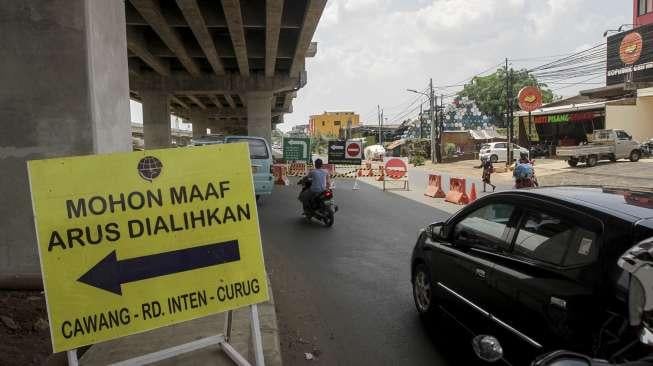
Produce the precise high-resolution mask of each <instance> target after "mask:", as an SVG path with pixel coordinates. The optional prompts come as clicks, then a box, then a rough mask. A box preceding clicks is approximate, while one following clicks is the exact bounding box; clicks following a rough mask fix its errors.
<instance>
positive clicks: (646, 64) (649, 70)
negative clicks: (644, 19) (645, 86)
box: [606, 24, 653, 85]
mask: <svg viewBox="0 0 653 366" xmlns="http://www.w3.org/2000/svg"><path fill="white" fill-rule="evenodd" d="M607 58H608V60H607V61H608V62H607V76H606V84H607V85H614V84H620V83H624V82H652V81H653V24H649V25H645V26H642V27H637V28H635V29H633V30H631V31H629V32H623V33H618V34H615V35H612V36H610V37H608V56H607Z"/></svg>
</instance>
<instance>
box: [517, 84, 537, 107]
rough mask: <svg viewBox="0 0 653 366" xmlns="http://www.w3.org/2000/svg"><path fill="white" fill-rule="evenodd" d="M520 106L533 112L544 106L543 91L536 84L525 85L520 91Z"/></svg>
mask: <svg viewBox="0 0 653 366" xmlns="http://www.w3.org/2000/svg"><path fill="white" fill-rule="evenodd" d="M518 100H519V108H521V110H522V111H526V112H532V111H534V110H536V109H538V108H540V107H541V106H542V92H541V91H540V89H539V88H538V87H536V86H525V87H523V88H522V89H521V90H520V91H519V96H518Z"/></svg>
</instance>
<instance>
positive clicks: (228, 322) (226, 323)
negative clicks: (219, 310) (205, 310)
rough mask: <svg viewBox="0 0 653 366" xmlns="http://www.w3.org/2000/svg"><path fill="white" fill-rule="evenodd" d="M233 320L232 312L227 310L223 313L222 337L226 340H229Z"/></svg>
mask: <svg viewBox="0 0 653 366" xmlns="http://www.w3.org/2000/svg"><path fill="white" fill-rule="evenodd" d="M232 320H233V312H232V311H231V310H229V311H227V312H226V313H225V315H224V339H225V341H226V342H229V341H230V340H231V322H232Z"/></svg>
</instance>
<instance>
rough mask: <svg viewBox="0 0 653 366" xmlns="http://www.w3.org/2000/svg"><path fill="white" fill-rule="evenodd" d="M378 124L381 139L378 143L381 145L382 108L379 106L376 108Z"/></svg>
mask: <svg viewBox="0 0 653 366" xmlns="http://www.w3.org/2000/svg"><path fill="white" fill-rule="evenodd" d="M376 122H377V123H378V124H379V138H378V143H379V145H380V144H381V106H380V105H378V104H377V106H376Z"/></svg>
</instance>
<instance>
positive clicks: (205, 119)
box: [190, 108, 213, 138]
mask: <svg viewBox="0 0 653 366" xmlns="http://www.w3.org/2000/svg"><path fill="white" fill-rule="evenodd" d="M190 122H191V123H192V124H193V138H197V137H202V136H204V135H206V129H207V128H208V125H209V115H208V113H207V112H206V111H205V110H203V109H199V108H193V109H191V110H190ZM211 132H213V131H211Z"/></svg>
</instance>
